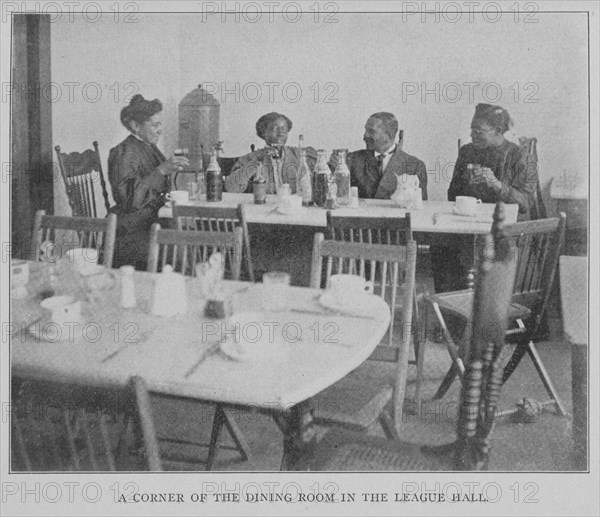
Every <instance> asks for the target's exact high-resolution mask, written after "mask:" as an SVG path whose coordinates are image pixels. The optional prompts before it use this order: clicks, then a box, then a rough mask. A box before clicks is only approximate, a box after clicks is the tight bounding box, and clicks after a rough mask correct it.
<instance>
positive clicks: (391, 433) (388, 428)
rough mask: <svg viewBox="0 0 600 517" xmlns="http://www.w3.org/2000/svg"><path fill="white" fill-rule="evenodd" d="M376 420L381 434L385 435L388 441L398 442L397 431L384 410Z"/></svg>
mask: <svg viewBox="0 0 600 517" xmlns="http://www.w3.org/2000/svg"><path fill="white" fill-rule="evenodd" d="M378 420H379V425H381V428H382V429H383V433H384V434H385V436H386V438H387V439H388V440H396V441H400V435H399V434H398V430H397V429H396V426H395V425H394V420H393V419H392V417H391V416H390V414H389V413H388V412H387V411H386V410H385V409H384V410H383V411H382V412H381V414H380V415H379V418H378Z"/></svg>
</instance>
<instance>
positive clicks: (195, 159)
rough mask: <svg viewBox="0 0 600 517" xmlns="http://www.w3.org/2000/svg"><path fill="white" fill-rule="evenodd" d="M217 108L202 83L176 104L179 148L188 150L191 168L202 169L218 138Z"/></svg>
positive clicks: (218, 109)
mask: <svg viewBox="0 0 600 517" xmlns="http://www.w3.org/2000/svg"><path fill="white" fill-rule="evenodd" d="M220 111H221V106H220V104H219V101H218V100H217V99H216V98H215V97H213V96H212V95H211V94H210V93H208V92H207V91H206V90H204V89H203V88H202V84H199V85H198V88H195V89H194V90H192V91H191V92H190V93H188V94H187V95H186V96H185V97H184V98H183V99H182V101H181V102H180V103H179V147H180V148H182V149H186V148H187V149H188V150H189V159H190V169H191V170H195V171H199V170H201V169H202V170H203V169H205V168H206V165H207V164H208V159H209V157H210V153H211V150H212V148H213V146H215V145H216V144H217V142H218V141H219V117H220ZM203 154H204V155H203Z"/></svg>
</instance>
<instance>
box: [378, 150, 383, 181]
mask: <svg viewBox="0 0 600 517" xmlns="http://www.w3.org/2000/svg"><path fill="white" fill-rule="evenodd" d="M383 157H384V155H383V154H380V155H379V156H378V157H377V171H378V172H379V176H383Z"/></svg>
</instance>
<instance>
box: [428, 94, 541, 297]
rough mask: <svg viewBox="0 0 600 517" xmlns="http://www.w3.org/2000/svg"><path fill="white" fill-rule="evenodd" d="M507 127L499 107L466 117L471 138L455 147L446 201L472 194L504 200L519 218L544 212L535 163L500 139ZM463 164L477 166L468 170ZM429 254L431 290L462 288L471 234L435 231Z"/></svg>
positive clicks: (523, 151) (469, 261)
mask: <svg viewBox="0 0 600 517" xmlns="http://www.w3.org/2000/svg"><path fill="white" fill-rule="evenodd" d="M510 126H512V120H511V118H510V115H509V114H508V112H507V111H506V110H505V109H504V108H501V107H500V106H493V105H491V104H478V105H477V107H476V108H475V116H474V117H473V120H472V121H471V143H469V144H466V145H464V146H462V147H461V148H460V149H459V151H458V158H457V159H456V164H455V166H454V174H453V175H452V181H451V182H450V187H449V188H448V200H449V201H454V200H455V199H456V196H472V197H475V198H477V199H480V200H481V201H482V202H484V203H496V202H498V201H503V202H505V203H513V204H518V205H519V213H518V220H519V221H527V220H530V219H538V218H540V217H544V216H545V209H544V206H543V203H542V199H541V192H540V187H539V180H538V171H537V163H535V162H528V160H527V153H528V150H527V149H526V148H522V147H519V146H518V145H517V144H514V143H512V142H509V141H508V140H506V139H505V138H504V133H506V132H507V131H508V129H509V128H510ZM468 164H473V165H475V166H476V167H475V168H474V169H473V173H471V172H470V171H469V168H468V167H467V165H468ZM430 257H431V264H432V270H433V279H434V285H435V291H436V292H444V291H455V290H459V289H464V287H465V279H466V276H467V272H468V270H469V268H470V267H471V265H472V263H473V244H472V240H471V238H470V237H465V236H461V235H446V236H440V237H438V238H437V242H436V243H435V244H432V245H431V246H430Z"/></svg>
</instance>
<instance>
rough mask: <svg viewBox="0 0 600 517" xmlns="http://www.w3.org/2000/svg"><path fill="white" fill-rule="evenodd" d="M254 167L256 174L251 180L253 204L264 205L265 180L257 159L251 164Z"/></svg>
mask: <svg viewBox="0 0 600 517" xmlns="http://www.w3.org/2000/svg"><path fill="white" fill-rule="evenodd" d="M252 166H253V167H256V174H255V175H254V180H253V181H252V191H253V192H254V204H255V205H264V204H265V203H266V202H267V181H266V180H265V177H264V176H263V165H262V163H260V162H259V161H255V162H253V164H252Z"/></svg>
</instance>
